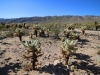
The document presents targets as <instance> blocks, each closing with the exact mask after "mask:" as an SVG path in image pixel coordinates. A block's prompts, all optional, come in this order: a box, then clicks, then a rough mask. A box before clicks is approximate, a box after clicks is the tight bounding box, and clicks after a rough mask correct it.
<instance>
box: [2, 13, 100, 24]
mask: <svg viewBox="0 0 100 75" xmlns="http://www.w3.org/2000/svg"><path fill="white" fill-rule="evenodd" d="M95 20H96V21H98V22H99V21H100V16H91V15H90V16H89V15H87V16H72V15H66V16H45V17H22V18H12V19H3V18H1V19H0V22H1V21H2V22H7V23H13V22H15V23H22V22H26V23H36V22H39V23H44V22H48V21H49V22H53V21H60V22H63V23H92V22H94V21H95Z"/></svg>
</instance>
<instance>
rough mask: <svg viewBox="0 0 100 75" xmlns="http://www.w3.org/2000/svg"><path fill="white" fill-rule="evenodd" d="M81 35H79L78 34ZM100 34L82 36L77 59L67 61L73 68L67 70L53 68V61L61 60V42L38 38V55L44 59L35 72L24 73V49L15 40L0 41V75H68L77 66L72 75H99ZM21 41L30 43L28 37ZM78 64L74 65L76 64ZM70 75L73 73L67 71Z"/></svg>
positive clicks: (58, 66) (90, 33)
mask: <svg viewBox="0 0 100 75" xmlns="http://www.w3.org/2000/svg"><path fill="white" fill-rule="evenodd" d="M79 32H80V31H79ZM99 33H100V31H90V30H86V36H84V35H81V37H80V39H81V40H79V41H78V45H77V46H78V50H77V51H76V55H74V56H76V57H73V56H72V58H70V62H72V64H71V65H70V66H69V67H67V68H66V66H63V65H61V64H59V65H54V61H57V60H59V59H60V57H61V54H60V42H61V40H54V39H53V38H52V37H49V38H41V37H40V38H39V37H38V39H39V40H40V42H41V51H42V52H44V55H43V56H41V57H39V58H38V62H40V64H38V66H37V68H38V69H37V70H35V71H24V70H23V69H22V67H21V64H22V63H24V62H25V61H26V60H25V59H24V58H23V56H22V55H23V54H24V52H25V48H24V46H23V45H22V43H21V42H20V41H19V39H18V37H13V38H5V39H0V52H2V51H3V53H0V75H68V72H69V71H70V67H71V66H72V65H74V66H77V69H75V70H74V73H75V75H86V74H90V75H100V63H99V62H98V61H100V57H99V58H98V55H97V51H98V50H100V38H98V34H99ZM23 40H30V38H29V36H23ZM75 61H77V63H76V62H75ZM70 73H73V72H71V71H70Z"/></svg>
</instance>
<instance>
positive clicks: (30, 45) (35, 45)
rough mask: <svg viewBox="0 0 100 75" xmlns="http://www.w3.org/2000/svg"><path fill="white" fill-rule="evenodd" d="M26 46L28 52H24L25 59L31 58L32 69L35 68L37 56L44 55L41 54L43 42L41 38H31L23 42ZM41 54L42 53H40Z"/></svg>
mask: <svg viewBox="0 0 100 75" xmlns="http://www.w3.org/2000/svg"><path fill="white" fill-rule="evenodd" d="M23 45H24V47H25V48H26V49H27V52H26V54H24V55H23V56H24V58H25V59H31V63H32V65H31V66H32V69H33V70H34V69H35V66H36V61H37V57H39V56H41V55H43V54H41V48H40V46H41V43H40V42H39V40H37V39H35V40H31V41H25V42H23ZM39 54H40V55H39Z"/></svg>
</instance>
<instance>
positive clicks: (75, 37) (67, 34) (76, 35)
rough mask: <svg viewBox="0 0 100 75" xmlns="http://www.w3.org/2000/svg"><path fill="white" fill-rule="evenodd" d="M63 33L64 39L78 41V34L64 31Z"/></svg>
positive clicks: (73, 31)
mask: <svg viewBox="0 0 100 75" xmlns="http://www.w3.org/2000/svg"><path fill="white" fill-rule="evenodd" d="M63 33H64V36H65V37H67V38H71V39H73V40H75V39H79V37H80V34H79V33H77V32H76V31H75V30H65V31H64V32H63Z"/></svg>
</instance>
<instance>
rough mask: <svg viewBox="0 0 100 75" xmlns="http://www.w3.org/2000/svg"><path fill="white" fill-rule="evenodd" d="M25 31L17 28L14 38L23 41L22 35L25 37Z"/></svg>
mask: <svg viewBox="0 0 100 75" xmlns="http://www.w3.org/2000/svg"><path fill="white" fill-rule="evenodd" d="M23 33H24V32H23V29H21V28H16V30H15V33H14V36H17V37H19V40H20V41H22V35H23Z"/></svg>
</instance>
